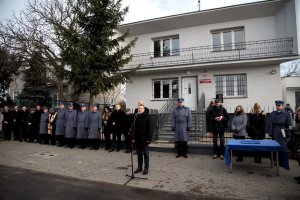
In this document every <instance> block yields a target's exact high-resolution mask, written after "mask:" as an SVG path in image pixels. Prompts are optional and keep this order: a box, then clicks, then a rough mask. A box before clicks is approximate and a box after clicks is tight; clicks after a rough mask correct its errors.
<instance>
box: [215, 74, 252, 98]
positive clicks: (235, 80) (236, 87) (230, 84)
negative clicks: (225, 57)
mask: <svg viewBox="0 0 300 200" xmlns="http://www.w3.org/2000/svg"><path fill="white" fill-rule="evenodd" d="M214 79H215V83H216V94H223V96H224V97H246V96H247V75H246V74H234V75H218V76H214Z"/></svg>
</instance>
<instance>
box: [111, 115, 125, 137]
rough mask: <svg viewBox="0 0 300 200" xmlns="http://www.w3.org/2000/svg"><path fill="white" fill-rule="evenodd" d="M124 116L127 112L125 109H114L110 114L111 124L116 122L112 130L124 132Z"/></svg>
mask: <svg viewBox="0 0 300 200" xmlns="http://www.w3.org/2000/svg"><path fill="white" fill-rule="evenodd" d="M124 117H125V112H124V111H123V110H121V109H120V110H114V111H113V112H112V114H111V116H110V121H111V124H113V123H115V125H112V131H113V133H119V134H121V133H123V132H124Z"/></svg>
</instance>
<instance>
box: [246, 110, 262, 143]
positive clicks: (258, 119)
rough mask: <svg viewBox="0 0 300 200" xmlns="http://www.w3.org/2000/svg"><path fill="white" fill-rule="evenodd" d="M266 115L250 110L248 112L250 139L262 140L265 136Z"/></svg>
mask: <svg viewBox="0 0 300 200" xmlns="http://www.w3.org/2000/svg"><path fill="white" fill-rule="evenodd" d="M265 129H266V115H265V114H264V112H263V111H262V112H261V113H258V114H257V113H254V112H251V113H250V114H249V124H248V135H249V137H251V138H252V139H257V140H263V139H264V138H265Z"/></svg>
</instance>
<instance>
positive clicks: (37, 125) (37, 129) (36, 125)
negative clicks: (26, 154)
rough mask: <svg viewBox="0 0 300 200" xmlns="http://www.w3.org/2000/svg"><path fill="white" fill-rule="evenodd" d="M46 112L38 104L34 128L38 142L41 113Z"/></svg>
mask: <svg viewBox="0 0 300 200" xmlns="http://www.w3.org/2000/svg"><path fill="white" fill-rule="evenodd" d="M43 113H44V111H43V110H42V108H41V106H40V105H37V106H36V109H35V112H34V119H33V124H32V125H33V129H34V139H36V141H37V142H42V141H39V138H40V137H39V131H40V120H41V115H42V114H43Z"/></svg>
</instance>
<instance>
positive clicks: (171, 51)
mask: <svg viewBox="0 0 300 200" xmlns="http://www.w3.org/2000/svg"><path fill="white" fill-rule="evenodd" d="M174 40H178V49H173V45H174V43H173V41H174ZM165 41H168V43H169V50H168V51H166V50H165V49H164V42H165ZM156 42H159V48H160V51H159V52H157V51H156V49H155V46H156V45H155V43H156ZM152 52H153V53H152V57H153V58H161V57H168V56H180V39H179V35H171V36H165V37H159V38H152Z"/></svg>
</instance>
